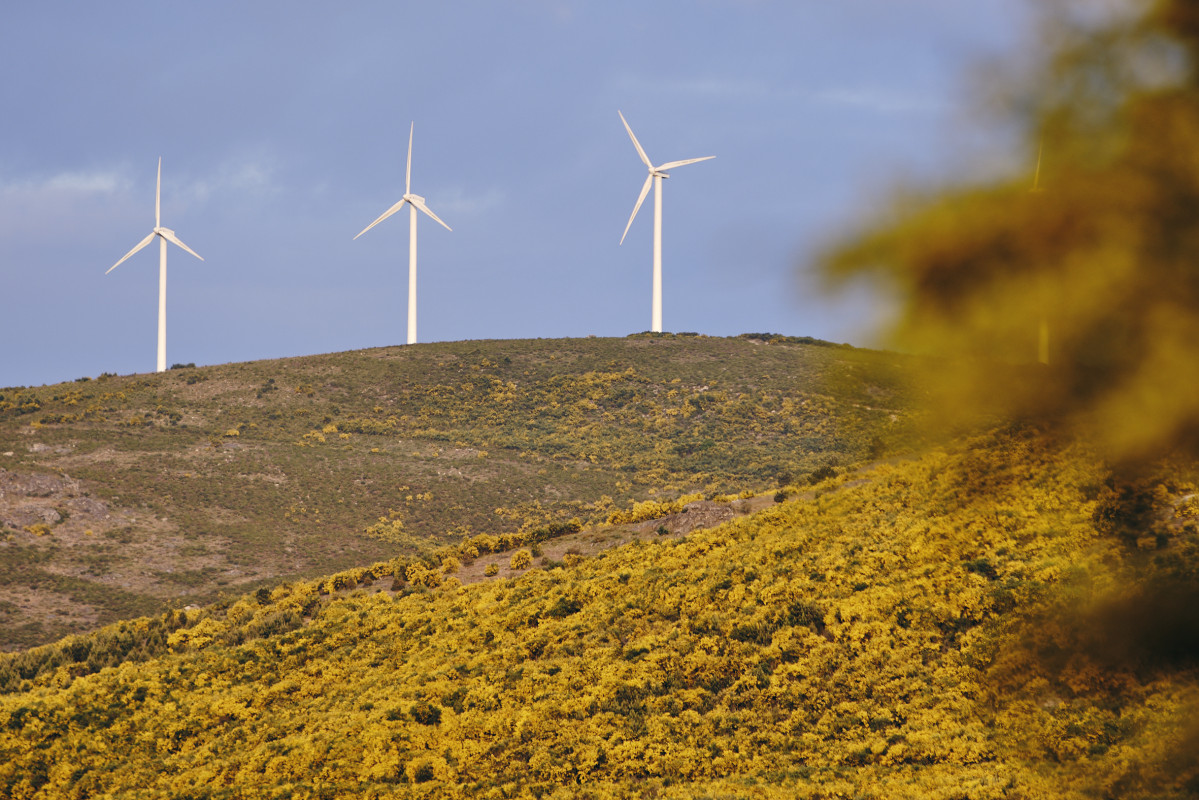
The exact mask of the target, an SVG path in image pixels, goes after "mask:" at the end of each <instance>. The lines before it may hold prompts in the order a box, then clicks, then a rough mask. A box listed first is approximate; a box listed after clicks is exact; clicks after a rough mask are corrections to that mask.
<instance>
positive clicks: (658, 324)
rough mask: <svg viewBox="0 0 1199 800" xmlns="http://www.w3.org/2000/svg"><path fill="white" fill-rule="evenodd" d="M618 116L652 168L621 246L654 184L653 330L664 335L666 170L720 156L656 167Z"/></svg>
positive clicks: (684, 160)
mask: <svg viewBox="0 0 1199 800" xmlns="http://www.w3.org/2000/svg"><path fill="white" fill-rule="evenodd" d="M616 113H617V114H620V121H621V122H623V123H624V129H625V130H626V131H628V132H629V138H630V139H632V140H633V146H634V147H636V148H637V155H639V156H641V160H642V161H644V162H645V166H646V167H648V168H649V175H648V176H646V178H645V183H644V184H643V185H642V186H641V194H640V195H638V196H637V205H635V206H633V213H632V215H630V216H629V222H628V224H627V225H625V226H624V234H622V235H621V237H620V243H621V244H624V237H625V236H628V235H629V228H631V227H632V225H633V219H634V218H635V217H636V216H637V212H638V211H640V210H641V204H642V203H643V202H645V196H646V195H647V194H648V193H649V187H650V184H653V187H654V302H653V315H652V318H651V321H652V325H651V328H650V329H651V330H653V331H655V332H659V333H660V332H661V331H662V179H663V178H669V177H670V176H669V175H667V174H666V170H668V169H674V168H675V167H682V166H685V165H687V164H694V163H695V162H697V161H707V160H709V159H712V158H716V156H704V157H703V158H686V159H683V160H682V161H668V162H666V163H665V164H661V165H659V166H657V167H655V166H654V165H653V163H652V162H651V161H650V160H649V156H647V155H646V154H645V150H644V149H642V147H641V143H640V142H638V141H637V137H636V136H634V135H633V129H632V128H630V127H629V123H628V121H627V120H626V119H625V118H624V114H621V113H620V111H617V112H616Z"/></svg>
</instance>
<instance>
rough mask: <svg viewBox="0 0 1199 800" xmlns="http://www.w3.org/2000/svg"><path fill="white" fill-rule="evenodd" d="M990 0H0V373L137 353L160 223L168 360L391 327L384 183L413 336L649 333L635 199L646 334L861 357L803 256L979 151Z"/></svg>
mask: <svg viewBox="0 0 1199 800" xmlns="http://www.w3.org/2000/svg"><path fill="white" fill-rule="evenodd" d="M1026 11H1027V9H1026V7H1025V5H1024V3H1022V2H1020V1H1019V0H968V2H967V1H966V0H838V2H835V3H834V2H828V0H786V1H785V2H784V1H783V0H778V1H777V2H772V1H771V0H695V1H694V2H686V3H685V2H678V1H675V2H649V1H648V0H639V1H633V0H613V1H609V2H598V0H597V1H595V2H573V1H571V0H559V1H555V0H508V1H507V2H482V1H479V2H445V3H422V4H417V3H408V2H355V3H342V4H332V3H323V2H308V1H307V0H301V1H298V2H289V3H279V2H259V3H245V2H239V3H233V2H221V1H220V0H216V1H214V2H206V3H167V2H158V3H150V2H144V3H132V2H105V3H61V2H39V3H6V4H4V6H3V7H2V8H0V71H2V72H3V74H4V75H5V76H6V77H5V80H4V81H2V82H0V108H3V109H4V120H5V121H4V124H3V125H0V297H2V298H3V316H4V323H5V325H4V327H5V329H6V334H5V345H4V347H3V348H2V349H0V386H15V385H36V384H41V383H50V382H56V381H61V380H70V379H73V378H76V377H80V376H84V375H88V376H95V375H98V374H99V373H101V372H116V373H119V374H126V373H132V372H147V371H151V370H152V369H153V368H154V353H155V332H156V325H157V291H158V288H157V250H156V247H151V248H147V249H146V250H143V251H142V252H141V253H139V254H137V255H136V256H134V257H133V258H132V259H130V260H129V261H127V262H126V263H124V264H122V265H121V266H120V267H119V268H118V269H116V270H115V271H114V272H112V273H111V274H109V275H107V276H106V275H105V274H104V271H105V270H106V269H108V268H109V267H110V266H111V265H112V264H113V263H114V262H115V261H116V260H117V259H119V258H120V257H121V256H122V255H123V254H124V253H125V252H126V251H127V250H129V248H131V247H132V246H133V245H134V244H136V243H137V242H138V241H139V240H140V239H141V238H142V237H143V236H145V235H146V234H147V233H149V232H150V229H151V228H152V227H153V220H154V216H153V214H154V206H153V204H154V180H155V168H156V163H157V159H158V157H159V156H162V158H163V188H162V205H163V225H164V226H166V227H169V228H173V229H174V230H175V231H176V232H177V234H178V236H179V237H180V238H181V239H182V240H183V241H184V242H186V243H187V244H188V245H190V246H191V247H192V248H193V249H195V250H196V251H197V252H198V253H199V254H200V255H202V256H203V257H204V259H205V260H204V261H203V262H200V261H197V260H195V259H194V258H192V257H191V256H189V255H187V254H186V253H184V252H182V251H180V250H178V249H176V248H172V249H171V250H170V252H169V255H168V264H169V281H168V318H167V322H168V338H167V361H168V363H176V362H195V363H197V364H215V363H225V362H230V361H245V360H252V359H261V358H275V357H282V356H292V355H304V354H310V353H324V352H332V351H340V350H350V349H357V348H363V347H374V346H382V345H392V344H399V343H402V342H403V341H404V337H405V330H406V304H407V252H408V250H407V248H408V229H407V212H406V211H405V213H404V214H400V215H397V216H395V217H393V218H391V219H389V220H387V221H386V222H384V223H383V224H381V225H379V226H378V227H376V228H374V229H372V230H371V231H370V232H369V233H367V234H366V235H364V236H363V237H362V238H360V239H358V240H357V241H352V239H353V236H354V234H356V233H358V231H360V230H362V228H364V227H365V226H366V225H367V224H368V223H370V222H371V221H372V220H374V219H375V217H377V216H378V215H379V214H381V213H382V212H383V211H384V210H385V209H387V208H388V207H389V206H390V205H391V204H392V203H394V202H396V201H397V200H399V199H400V197H401V195H402V194H403V186H404V160H405V156H406V148H407V136H408V126H409V124H410V123H412V122H415V125H416V132H415V146H414V157H413V176H412V180H413V186H412V188H413V191H414V192H416V193H418V194H421V195H423V196H424V197H425V198H426V201H427V203H428V204H429V207H430V208H432V209H433V210H434V211H435V212H436V213H437V214H438V215H439V216H440V217H441V218H442V219H444V220H445V221H446V222H447V223H448V224H449V225H450V226H451V227H453V229H454V230H453V232H452V233H451V232H448V231H446V230H445V229H443V228H441V227H440V226H438V225H436V224H435V223H433V222H432V220H429V219H427V218H425V217H422V218H421V222H420V226H419V244H420V248H419V256H420V258H419V265H420V276H419V279H420V293H419V302H420V310H419V322H420V329H419V337H420V341H422V342H427V341H446V340H461V339H482V338H523V337H546V338H549V337H561V336H586V335H589V334H595V335H599V336H623V335H625V334H628V333H633V332H636V331H643V330H647V329H648V328H649V326H650V280H651V263H652V262H651V241H652V227H653V225H652V221H653V214H652V212H653V208H652V198H651V199H649V200H647V201H646V205H645V206H644V207H643V208H642V210H641V212H640V214H639V215H638V217H637V220H636V222H634V224H633V227H632V229H631V230H630V231H629V235H628V238H627V239H626V240H625V242H624V244H623V245H619V244H618V242H619V241H620V235H621V232H622V231H623V230H624V226H625V222H626V221H627V220H628V216H629V213H630V212H631V211H632V207H633V203H634V202H635V200H636V198H637V193H638V191H639V190H640V187H641V183H642V181H643V180H644V178H645V169H644V167H643V166H642V165H641V162H640V161H639V159H638V157H637V154H636V151H635V150H634V149H633V146H632V143H631V142H630V141H629V139H628V136H627V135H626V134H625V132H624V129H623V127H622V126H621V124H620V119H619V117H618V116H617V113H616V112H617V109H620V110H621V111H623V112H624V115H625V117H626V118H627V119H628V120H629V123H630V125H632V127H633V130H634V132H636V134H637V136H638V139H639V140H640V141H641V143H642V145H643V146H644V147H645V148H646V150H647V151H648V153H649V155H650V158H651V159H653V160H654V161H655V162H656V163H661V162H663V161H670V160H677V159H683V158H692V157H698V156H707V155H715V156H716V159H715V160H713V161H709V162H704V163H701V164H695V165H692V166H687V167H683V168H680V169H678V170H676V171H675V172H674V173H673V175H672V177H671V179H670V180H669V181H667V182H666V185H665V193H664V201H665V202H664V206H665V213H664V231H665V233H664V258H663V261H664V287H665V288H664V298H665V299H664V307H665V308H664V318H665V328H666V330H672V331H697V332H700V333H706V334H711V335H735V334H738V333H744V332H750V331H772V332H779V333H785V334H791V335H805V336H817V337H820V338H826V339H832V340H836V341H849V342H853V343H857V344H868V343H869V342H870V331H871V330H872V329H874V328H876V327H877V324H878V322H879V319H880V315H881V314H882V312H881V310H880V307H879V305H878V303H876V302H874V301H872V300H871V299H870V298H869V297H868V296H867V294H866V293H865V292H862V291H859V292H851V293H849V294H846V295H843V296H841V297H837V298H830V297H827V296H824V295H820V294H818V293H817V291H816V287H815V286H813V285H812V284H811V282H810V281H808V280H806V279H805V277H804V275H805V271H804V270H805V266H806V265H807V264H808V263H810V260H811V256H812V254H813V253H814V252H816V251H817V250H818V249H819V247H820V246H821V245H822V244H824V243H826V242H828V241H829V240H830V239H831V238H832V237H834V236H835V235H836V234H837V232H838V231H841V230H844V228H845V226H846V225H847V224H848V223H849V222H850V221H852V220H854V219H857V218H860V217H862V216H863V215H867V214H869V213H870V212H871V211H872V210H875V211H876V210H878V209H879V208H880V207H882V205H883V202H884V201H885V200H886V198H887V197H888V196H889V193H890V190H891V189H892V188H893V187H894V186H895V185H896V184H897V182H901V181H911V180H919V181H928V180H935V179H937V178H938V177H939V176H940V177H944V176H946V175H952V174H957V171H959V170H962V169H970V170H973V171H978V170H985V169H1003V168H1008V167H1010V166H1011V165H1012V163H1013V161H1014V160H1015V159H1017V158H1018V157H1019V154H1018V153H1017V152H1015V150H1016V148H1015V147H1014V146H1013V143H1012V142H1010V141H1006V140H1005V138H1004V137H1003V136H1001V135H999V134H998V133H996V134H993V135H992V134H988V133H987V132H986V131H980V130H979V129H978V128H977V126H973V125H972V124H971V121H972V120H973V119H974V118H975V117H976V114H975V111H976V110H977V103H978V99H977V95H976V93H975V92H974V91H973V89H972V87H974V86H975V85H976V84H975V81H976V80H977V78H978V67H979V64H980V63H982V62H983V60H984V59H988V58H995V57H1011V56H1012V55H1013V54H1014V53H1016V52H1017V48H1018V46H1019V43H1020V42H1022V41H1023V40H1024V35H1025V34H1026V29H1025V25H1026V22H1027V13H1026Z"/></svg>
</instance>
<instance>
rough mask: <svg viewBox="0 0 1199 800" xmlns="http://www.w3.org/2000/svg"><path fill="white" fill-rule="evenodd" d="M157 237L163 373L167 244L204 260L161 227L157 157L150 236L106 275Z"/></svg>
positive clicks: (161, 366)
mask: <svg viewBox="0 0 1199 800" xmlns="http://www.w3.org/2000/svg"><path fill="white" fill-rule="evenodd" d="M155 236H157V237H158V371H159V372H165V371H166V368H167V242H170V243H171V244H174V245H178V246H179V247H182V248H183V249H184V250H186V251H187V252H189V253H191V254H192V255H193V256H195V257H196V258H199V259H200V260H201V261H203V260H204V259H203V258H202V257H201V256H200V254H199V253H197V252H196V251H195V250H192V249H191V248H190V247H188V246H187V245H185V244H184V243H183V242H181V241H180V240H179V237H178V236H176V235H175V232H174V231H173V230H171V229H170V228H164V227H162V156H159V157H158V185H157V187H156V188H155V189H154V230H152V231H150V235H149V236H147V237H146V238H145V239H142V240H141V241H140V242H138V243H137V246H136V247H134V248H133V249H132V250H130V251H129V252H128V253H126V254H125V255H124V257H123V258H121V260H120V261H118V262H117V263H115V264H113V265H112V266H111V267H109V268H108V271H107V272H105V273H104V274H105V275H107V274H108V273H109V272H112V271H113V270H114V269H116V268H117V267H119V266H121V264H123V263H124V262H125V260H126V259H128V258H129V256H131V255H133V254H134V253H136V252H137V251H138V250H141V249H142V248H143V247H145V246H146V245H148V244H149V243H150V242H152V241H154V237H155Z"/></svg>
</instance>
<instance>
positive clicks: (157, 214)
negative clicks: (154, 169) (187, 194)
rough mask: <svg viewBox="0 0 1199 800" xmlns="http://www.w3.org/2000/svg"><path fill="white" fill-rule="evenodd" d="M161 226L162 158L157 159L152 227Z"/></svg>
mask: <svg viewBox="0 0 1199 800" xmlns="http://www.w3.org/2000/svg"><path fill="white" fill-rule="evenodd" d="M161 225H162V156H159V157H158V184H157V185H156V186H155V187H154V227H155V228H157V227H159V226H161Z"/></svg>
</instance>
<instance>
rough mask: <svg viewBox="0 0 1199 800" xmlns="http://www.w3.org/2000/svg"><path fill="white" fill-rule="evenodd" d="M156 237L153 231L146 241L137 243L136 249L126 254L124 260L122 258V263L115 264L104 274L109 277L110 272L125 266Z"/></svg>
mask: <svg viewBox="0 0 1199 800" xmlns="http://www.w3.org/2000/svg"><path fill="white" fill-rule="evenodd" d="M154 236H155V233H154V231H151V232H150V235H149V236H147V237H146V238H145V239H142V240H141V241H140V242H138V243H137V245H136V246H135V247H134V248H133V249H132V250H130V251H129V252H128V253H126V254H125V255H124V256H123V257H122V258H121V260H120V261H118V262H117V263H115V264H113V265H112V266H111V267H109V268H108V269H107V270H106V271H105V272H104V274H105V275H107V274H108V273H109V272H112V271H113V270H114V269H116V268H117V267H119V266H121V265H122V264H124V263H125V262H126V261H127V260H128V259H129V256H131V255H133V254H134V253H136V252H137V251H138V250H141V249H142V248H143V247H145V246H146V245H148V244H149V243H150V242H152V241H154Z"/></svg>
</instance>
